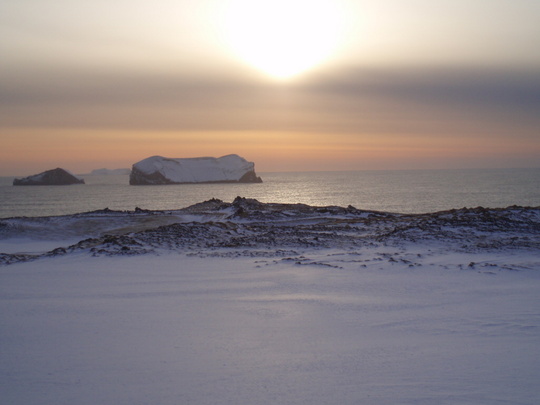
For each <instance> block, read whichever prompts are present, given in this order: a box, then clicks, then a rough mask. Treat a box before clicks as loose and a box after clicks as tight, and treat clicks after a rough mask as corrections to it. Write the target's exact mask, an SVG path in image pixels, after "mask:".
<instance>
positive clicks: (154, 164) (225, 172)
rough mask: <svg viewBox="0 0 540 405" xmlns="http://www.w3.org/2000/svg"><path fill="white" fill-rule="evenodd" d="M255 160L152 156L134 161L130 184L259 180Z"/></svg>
mask: <svg viewBox="0 0 540 405" xmlns="http://www.w3.org/2000/svg"><path fill="white" fill-rule="evenodd" d="M260 181H261V180H260V178H258V177H256V175H255V164H254V163H253V162H248V161H247V160H245V159H244V158H242V157H240V156H238V155H227V156H223V157H220V158H213V157H198V158H181V159H171V158H165V157H162V156H152V157H149V158H146V159H144V160H141V161H140V162H137V163H135V164H134V165H133V168H132V171H131V177H130V184H136V185H140V184H182V183H212V182H260Z"/></svg>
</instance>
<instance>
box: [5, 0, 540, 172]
mask: <svg viewBox="0 0 540 405" xmlns="http://www.w3.org/2000/svg"><path fill="white" fill-rule="evenodd" d="M538 21H540V1H538V0H468V1H465V0H452V1H442V0H430V1H428V0H410V1H407V2H404V1H402V0H400V1H398V0H378V1H375V0H365V1H361V0H360V1H352V0H333V1H329V0H312V1H306V0H302V1H301V0H287V1H283V0H274V1H273V2H269V1H257V0H250V1H246V0H198V1H193V0H175V1H172V0H156V1H154V2H147V1H140V0H131V1H127V0H121V1H113V0H109V1H102V0H92V1H90V0H88V1H86V0H70V1H67V0H17V1H15V0H3V1H2V2H1V3H0V55H2V56H1V59H0V140H1V146H2V147H1V148H0V175H26V174H33V173H37V172H39V171H43V170H47V169H51V168H55V167H64V168H66V169H69V170H71V171H74V172H79V173H81V172H87V171H90V170H92V169H96V168H100V167H108V168H118V167H130V166H131V165H132V164H133V163H135V162H136V161H138V160H141V159H143V158H145V157H148V156H151V155H162V156H167V157H193V156H216V157H217V156H222V155H225V154H229V153H237V154H239V155H241V156H243V157H245V158H246V159H248V160H250V161H254V162H255V163H256V169H257V170H258V171H287V170H299V171H302V170H306V171H309V170H356V169H408V168H410V169H414V168H460V167H539V166H540V51H539V50H540V24H539V23H538Z"/></svg>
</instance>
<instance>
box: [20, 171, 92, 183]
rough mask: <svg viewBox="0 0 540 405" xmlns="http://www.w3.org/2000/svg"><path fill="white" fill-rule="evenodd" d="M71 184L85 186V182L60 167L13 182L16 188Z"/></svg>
mask: <svg viewBox="0 0 540 405" xmlns="http://www.w3.org/2000/svg"><path fill="white" fill-rule="evenodd" d="M70 184H84V180H83V179H81V178H79V177H76V176H75V175H73V174H71V173H70V172H68V171H67V170H65V169H61V168H59V167H58V168H56V169H52V170H47V171H45V172H42V173H39V174H34V175H32V176H28V177H24V178H22V179H14V180H13V185H14V186H67V185H70Z"/></svg>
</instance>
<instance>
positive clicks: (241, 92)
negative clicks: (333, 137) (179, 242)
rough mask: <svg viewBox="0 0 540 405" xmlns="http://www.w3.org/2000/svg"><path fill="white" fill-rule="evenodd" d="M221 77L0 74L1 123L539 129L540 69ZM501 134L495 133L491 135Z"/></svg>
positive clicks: (132, 126)
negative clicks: (286, 78)
mask: <svg viewBox="0 0 540 405" xmlns="http://www.w3.org/2000/svg"><path fill="white" fill-rule="evenodd" d="M241 73H242V72H237V74H231V72H229V71H227V72H224V73H223V74H222V75H213V76H210V75H199V76H196V75H191V76H185V75H178V76H175V75H174V74H171V73H168V74H163V73H161V74H159V73H155V74H148V73H145V74H142V73H135V72H132V73H128V74H126V73H123V74H121V73H115V72H89V71H80V72H77V71H71V72H65V71H53V70H49V71H42V72H40V74H35V75H32V74H31V71H29V72H26V73H25V72H23V74H21V72H15V71H12V72H11V73H9V72H8V73H7V74H4V77H2V78H1V81H0V85H1V88H2V91H1V92H0V105H1V106H2V110H3V111H4V117H3V119H2V125H3V126H4V127H42V126H43V127H55V126H56V127H78V128H100V127H112V128H121V129H156V130H159V129H166V130H201V131H203V130H239V131H243V130H259V131H260V130H271V131H275V130H289V131H290V130H294V131H319V132H333V133H341V132H345V133H355V132H358V133H369V132H380V133H389V132H392V133H398V132H402V133H429V132H432V133H433V134H448V133H455V132H456V131H466V132H467V131H468V132H471V131H472V132H474V131H476V132H478V131H480V132H489V131H498V130H500V129H501V128H500V124H501V123H503V124H504V128H505V129H506V128H508V127H509V126H510V125H513V126H514V129H515V131H517V132H520V131H521V132H523V133H524V134H528V136H531V134H533V133H534V134H536V133H537V128H538V125H539V124H540V117H539V116H538V111H540V72H538V71H532V70H529V71H510V70H507V71H501V70H500V71H496V70H491V71H490V70H485V71H484V70H481V69H454V70H450V69H425V68H424V69H416V70H415V69H386V70H383V69H380V70H374V69H371V70H368V69H360V68H356V69H347V70H340V71H327V72H321V73H320V74H318V75H312V76H311V77H306V78H305V79H304V80H298V81H297V82H290V83H281V84H276V83H274V82H268V81H266V82H265V81H261V80H255V79H254V78H253V77H250V76H248V75H242V74H241ZM497 128H499V129H497Z"/></svg>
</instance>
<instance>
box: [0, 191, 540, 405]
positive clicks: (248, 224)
mask: <svg viewBox="0 0 540 405" xmlns="http://www.w3.org/2000/svg"><path fill="white" fill-rule="evenodd" d="M51 246H56V248H52V249H51ZM539 248H540V208H539V207H536V208H532V207H508V208H504V209H488V208H482V207H477V208H470V209H466V208H464V209H460V210H451V211H442V212H436V213H428V214H415V215H405V214H390V213H385V212H376V211H363V210H358V209H356V208H354V207H347V208H344V207H313V206H307V205H303V204H264V203H260V202H258V201H256V200H251V199H245V198H240V197H239V198H237V199H236V200H235V201H233V202H232V203H227V202H223V201H220V200H215V199H214V200H210V201H206V202H203V203H200V204H196V205H193V206H191V207H187V208H184V209H180V210H175V211H145V210H140V209H137V210H135V211H129V212H123V211H111V210H102V211H94V212H89V213H83V214H77V215H69V216H60V217H43V218H9V219H3V220H0V251H3V252H4V254H3V255H2V256H1V260H2V263H3V264H4V266H2V267H0V325H2V326H1V328H0V392H2V395H1V396H0V404H2V405H4V404H6V405H7V404H15V403H17V404H18V403H20V404H40V405H42V404H44V405H47V404H54V405H58V404H73V403H77V404H83V405H84V404H89V405H90V404H92V405H93V404H97V403H103V404H110V403H114V404H120V405H122V404H125V405H128V404H129V405H132V404H148V403H156V404H157V403H159V404H166V405H167V404H171V405H172V404H202V405H205V404H218V403H219V404H231V405H232V404H234V405H242V404H246V405H247V404H310V405H319V404H320V405H322V404H345V405H349V404H350V405H352V404H367V405H371V404H373V405H379V404H381V405H382V404H404V405H409V404H418V405H423V404H475V405H488V404H489V405H492V404H518V405H533V404H537V403H539V401H540V389H539V388H538V383H537V376H538V375H539V373H540V363H539V362H538V358H540V346H539V345H538V342H539V339H540V296H539V294H538V289H539V288H540V272H539V271H538V270H540V254H539V253H538V252H539V251H540V249H539ZM40 249H41V250H40ZM7 250H9V252H7Z"/></svg>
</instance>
